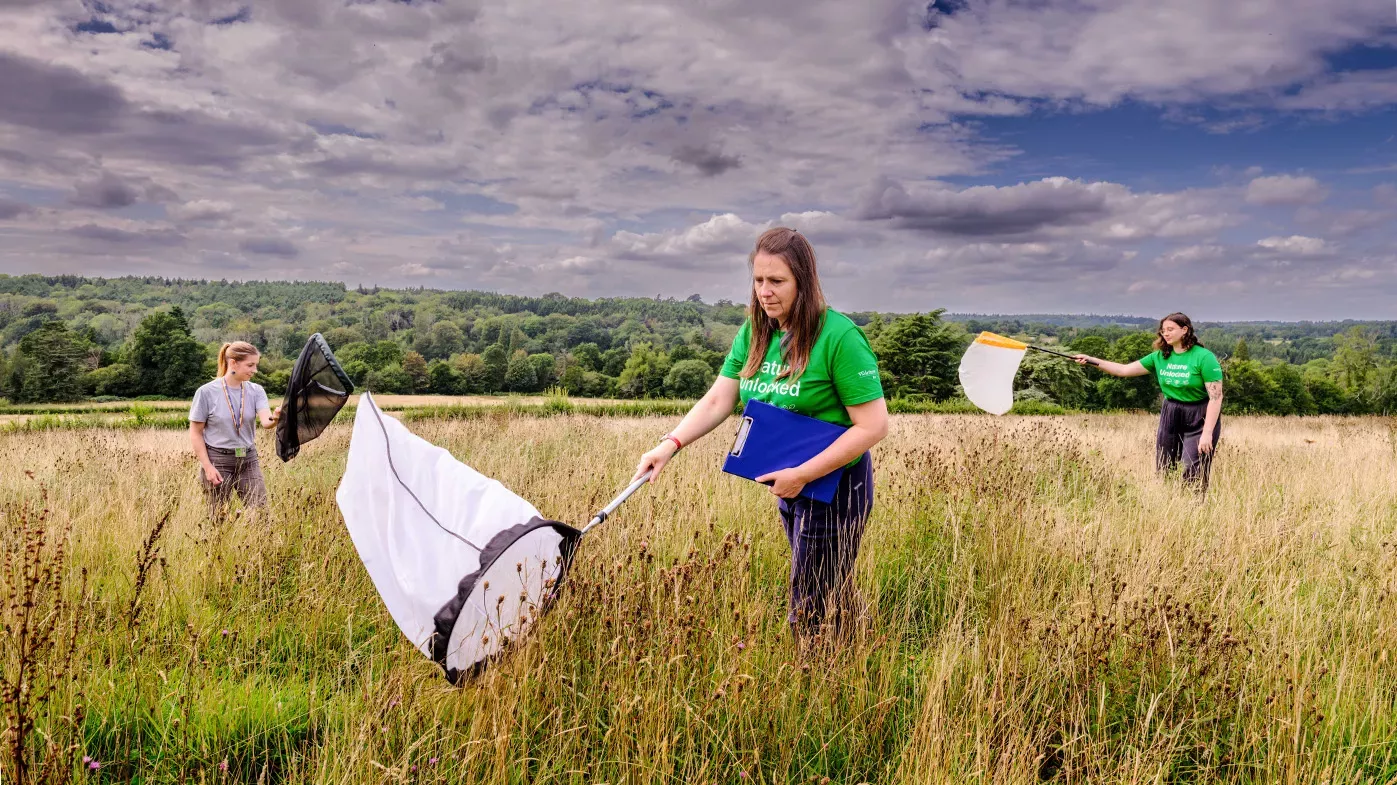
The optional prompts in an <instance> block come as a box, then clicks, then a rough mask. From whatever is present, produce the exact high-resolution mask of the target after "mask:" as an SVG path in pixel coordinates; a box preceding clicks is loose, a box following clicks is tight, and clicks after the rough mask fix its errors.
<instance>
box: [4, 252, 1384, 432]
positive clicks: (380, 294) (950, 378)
mask: <svg viewBox="0 0 1397 785" xmlns="http://www.w3.org/2000/svg"><path fill="white" fill-rule="evenodd" d="M744 309H745V304H744V303H733V302H729V301H726V300H720V301H719V302H716V303H705V302H703V301H702V300H701V299H700V298H699V297H697V296H692V297H689V298H687V299H684V300H676V299H674V298H666V299H656V298H639V297H616V298H600V299H595V300H589V299H584V298H578V297H566V296H564V295H561V294H557V293H550V294H545V295H543V296H540V297H525V296H516V295H506V294H498V293H494V292H482V291H454V290H453V291H443V290H436V289H424V288H416V289H380V288H372V289H365V288H362V287H357V288H354V289H350V288H347V287H346V286H345V285H344V284H342V283H334V282H316V281H288V282H282V281H246V282H230V281H208V280H182V279H172V278H158V277H134V276H128V277H123V278H88V277H83V276H74V275H62V276H41V275H20V276H11V275H0V396H3V397H8V398H10V399H12V400H14V401H25V402H38V401H55V400H72V399H74V398H78V397H92V396H96V397H108V396H110V397H134V396H140V395H165V396H175V397H178V396H181V395H185V394H187V393H188V391H189V390H191V389H192V385H196V384H197V383H198V382H199V381H200V380H202V379H207V378H209V377H210V375H211V374H212V357H213V354H214V352H215V351H216V349H217V347H218V345H219V344H220V343H221V342H223V341H230V340H245V341H249V342H251V343H253V344H254V345H256V346H257V347H259V348H260V349H261V351H262V353H263V362H262V366H261V370H262V374H263V375H262V377H261V379H262V380H263V381H265V382H266V383H267V384H268V386H269V388H270V389H275V388H276V387H277V386H278V385H281V384H284V383H285V377H286V374H287V372H288V370H289V368H290V365H291V362H292V360H293V359H294V358H295V356H296V354H297V353H298V352H299V351H300V348H301V346H302V345H304V343H305V341H306V338H307V337H308V336H309V335H310V334H311V333H315V332H319V333H322V334H324V335H325V337H326V339H327V340H328V341H329V342H330V344H331V346H332V347H334V349H335V351H336V353H337V354H338V355H339V357H340V359H341V361H342V362H344V364H345V367H346V370H348V371H349V372H350V373H351V375H352V376H353V377H354V380H355V382H356V383H357V384H362V385H363V386H365V387H367V388H368V389H371V390H375V391H382V392H433V393H442V394H465V393H479V392H490V393H493V392H538V391H540V390H543V389H546V388H548V387H551V386H561V387H565V388H567V389H568V390H569V392H571V393H572V394H574V395H584V396H598V397H628V398H655V397H666V396H673V397H696V396H697V395H699V394H702V392H703V390H704V389H706V387H707V385H708V384H710V383H711V380H712V378H713V375H714V374H715V373H716V372H717V371H718V369H719V368H720V367H721V365H722V361H723V358H724V356H725V355H726V353H727V351H728V349H729V347H730V346H731V345H732V340H733V336H734V335H735V334H736V332H737V330H738V327H739V326H740V325H741V324H742V322H743V319H744V318H745V314H744ZM849 316H850V317H851V318H852V319H853V320H854V321H855V322H856V323H857V324H859V325H860V326H861V327H863V328H864V331H865V333H866V334H867V335H868V337H869V339H870V340H872V341H873V342H874V346H875V349H876V350H877V352H878V355H879V359H880V364H882V365H883V366H884V372H883V373H884V383H885V384H884V386H885V389H887V390H888V391H889V393H890V394H892V395H909V396H921V397H929V398H931V399H934V400H943V399H945V398H947V397H949V396H952V395H954V394H955V389H956V382H957V379H956V371H955V368H956V364H957V362H958V359H959V355H960V352H961V351H962V350H963V347H964V345H965V344H966V342H968V341H969V340H970V338H969V336H970V335H973V334H975V333H978V332H981V331H985V330H988V331H991V332H997V333H1002V334H1005V335H1012V336H1016V337H1019V338H1023V339H1026V340H1031V341H1035V342H1041V343H1044V344H1053V345H1057V346H1062V347H1069V348H1073V349H1076V350H1078V351H1083V352H1088V353H1095V354H1097V355H1099V356H1103V357H1105V356H1108V355H1109V356H1110V357H1111V358H1112V359H1117V360H1120V361H1130V360H1134V359H1138V358H1139V357H1140V356H1141V355H1143V354H1144V353H1146V352H1148V351H1149V345H1150V341H1151V339H1152V335H1151V333H1152V332H1153V330H1154V327H1155V320H1154V318H1152V317H1142V316H1125V315H1098V314H940V315H938V316H917V315H909V314H897V313H875V312H860V313H851V314H849ZM1199 335H1200V337H1201V338H1202V340H1203V343H1204V345H1205V346H1208V347H1210V348H1212V349H1214V350H1215V351H1216V352H1217V353H1218V354H1219V356H1221V357H1223V358H1225V359H1229V360H1230V359H1232V358H1235V359H1236V360H1238V361H1240V362H1251V363H1252V365H1235V366H1230V367H1232V369H1233V370H1232V372H1233V373H1236V374H1240V376H1239V377H1238V378H1239V379H1241V380H1243V381H1245V380H1247V379H1248V378H1250V377H1248V376H1247V374H1248V373H1252V372H1255V373H1258V374H1261V373H1264V374H1269V376H1266V377H1265V378H1264V379H1262V380H1261V381H1257V380H1256V379H1251V381H1245V384H1243V385H1242V386H1240V387H1237V388H1235V391H1234V393H1232V394H1230V396H1229V399H1228V400H1229V406H1230V407H1232V408H1233V409H1236V410H1253V411H1273V412H1278V413H1285V412H1287V411H1290V410H1292V409H1293V410H1295V411H1300V412H1305V411H1311V410H1315V411H1351V412H1360V411H1386V408H1384V407H1387V406H1388V403H1387V401H1389V400H1393V401H1397V373H1394V371H1393V368H1394V367H1397V364H1394V362H1393V360H1394V358H1397V321H1385V322H1351V321H1346V322H1278V321H1274V322H1273V321H1267V322H1204V323H1201V324H1200V325H1199ZM170 347H184V348H183V349H179V350H178V351H176V350H174V349H171V348H170ZM162 352H165V353H167V354H166V355H162V354H161V353H162ZM169 352H174V353H175V354H179V355H180V356H174V355H168V353H169ZM181 352H182V353H183V354H180V353H181ZM167 355H168V356H167ZM1031 356H1032V355H1031ZM1039 357H1040V356H1039ZM1053 362H1054V363H1056V364H1055V365H1051V366H1047V367H1046V368H1043V369H1040V370H1039V371H1033V370H1032V368H1033V367H1035V363H1037V359H1034V360H1033V361H1032V362H1029V361H1028V360H1026V361H1025V365H1024V370H1023V372H1022V374H1021V378H1020V383H1021V385H1022V386H1023V388H1024V389H1023V394H1024V395H1026V396H1028V399H1029V400H1038V401H1043V402H1048V403H1058V404H1062V405H1065V406H1072V407H1076V408H1087V409H1092V408H1140V407H1147V406H1149V405H1151V403H1150V402H1151V401H1152V400H1154V396H1156V395H1157V392H1158V390H1157V388H1154V387H1151V386H1150V385H1152V384H1153V382H1152V381H1151V380H1149V379H1144V380H1136V381H1134V382H1131V384H1130V385H1126V386H1122V385H1121V384H1119V383H1118V380H1110V379H1100V378H1098V376H1099V374H1095V372H1092V373H1091V374H1086V373H1085V372H1082V371H1081V370H1080V369H1078V368H1076V366H1072V367H1071V368H1070V369H1064V368H1063V367H1062V364H1061V361H1060V360H1054V361H1053ZM894 368H895V369H900V370H898V371H896V372H894V371H892V370H889V369H894ZM1271 377H1274V378H1271ZM1258 378H1259V377H1258ZM1268 380H1269V381H1268ZM1131 385H1133V386H1131ZM1268 385H1271V386H1269V387H1268ZM1306 385H1308V387H1307V386H1306ZM1272 387H1275V388H1276V389H1281V388H1284V389H1286V390H1288V392H1286V393H1285V395H1281V394H1280V393H1275V394H1273V393H1272V392H1271V388H1272ZM1310 388H1313V390H1314V391H1315V392H1314V395H1315V396H1317V398H1316V400H1320V401H1323V404H1322V405H1321V404H1318V403H1314V402H1312V401H1309V399H1308V398H1305V397H1304V396H1302V395H1301V394H1300V393H1301V392H1302V391H1303V390H1307V389H1310ZM1248 396H1250V397H1248ZM1297 396H1298V398H1297ZM1312 397H1313V396H1312ZM1297 400H1298V403H1297V402H1296V401H1297Z"/></svg>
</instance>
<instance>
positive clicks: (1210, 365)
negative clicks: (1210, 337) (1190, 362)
mask: <svg viewBox="0 0 1397 785" xmlns="http://www.w3.org/2000/svg"><path fill="white" fill-rule="evenodd" d="M1198 366H1199V367H1198V370H1199V371H1200V372H1201V374H1202V376H1203V381H1204V382H1220V381H1222V365H1221V364H1220V363H1219V362H1218V356H1217V355H1216V354H1213V353H1212V352H1208V353H1206V354H1204V355H1203V359H1202V360H1200V361H1199V363H1198Z"/></svg>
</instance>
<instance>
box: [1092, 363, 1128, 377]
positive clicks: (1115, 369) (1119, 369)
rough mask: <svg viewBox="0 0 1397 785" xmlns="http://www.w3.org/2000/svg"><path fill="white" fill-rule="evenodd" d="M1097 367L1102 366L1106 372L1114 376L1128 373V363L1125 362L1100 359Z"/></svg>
mask: <svg viewBox="0 0 1397 785" xmlns="http://www.w3.org/2000/svg"><path fill="white" fill-rule="evenodd" d="M1096 367H1098V368H1100V369H1101V370H1103V371H1105V372H1106V373H1109V374H1111V375H1112V376H1125V375H1126V374H1127V371H1126V365H1125V364H1124V363H1113V362H1111V361H1110V360H1099V361H1098V362H1097V366H1096Z"/></svg>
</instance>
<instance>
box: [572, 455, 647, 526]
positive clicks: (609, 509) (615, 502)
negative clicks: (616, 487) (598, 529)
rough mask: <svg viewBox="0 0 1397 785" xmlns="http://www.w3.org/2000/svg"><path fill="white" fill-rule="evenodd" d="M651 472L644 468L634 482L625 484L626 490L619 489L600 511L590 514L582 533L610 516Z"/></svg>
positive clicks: (638, 488) (638, 487) (644, 481)
mask: <svg viewBox="0 0 1397 785" xmlns="http://www.w3.org/2000/svg"><path fill="white" fill-rule="evenodd" d="M652 472H653V470H646V472H645V473H644V474H642V475H640V476H639V477H637V478H636V479H635V482H632V483H631V484H630V485H629V486H627V487H626V490H624V491H621V494H620V495H619V496H617V497H616V498H614V499H612V500H611V503H610V504H608V505H606V506H605V507H603V508H601V511H600V512H598V513H597V514H596V515H594V516H592V520H591V522H590V523H588V524H587V525H586V526H584V527H582V533H583V534H586V533H587V531H588V530H589V529H591V528H592V527H593V526H599V525H601V524H602V522H604V521H605V520H606V519H607V518H608V517H610V516H611V513H613V512H615V511H616V508H617V507H620V506H621V502H624V501H625V500H626V499H629V498H630V497H631V494H633V493H635V492H636V491H638V490H640V486H642V485H644V484H645V483H646V482H647V481H649V479H650V475H651V473H652Z"/></svg>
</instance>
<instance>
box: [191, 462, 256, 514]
mask: <svg viewBox="0 0 1397 785" xmlns="http://www.w3.org/2000/svg"><path fill="white" fill-rule="evenodd" d="M205 449H207V450H208V451H209V463H211V464H213V468H214V469H216V470H218V473H219V475H220V476H222V477H223V482H222V483H220V484H218V485H214V484H213V483H211V482H209V480H208V478H207V477H205V476H204V467H202V466H200V467H199V484H200V485H202V486H204V495H205V496H206V497H207V498H208V502H209V517H211V518H213V519H215V520H220V519H222V518H223V516H224V513H225V512H226V510H227V505H228V502H229V501H230V500H231V498H232V495H233V494H234V493H237V494H238V497H239V498H241V499H242V500H243V506H244V507H266V506H267V486H266V484H265V483H264V482H263V480H262V466H261V464H259V463H258V462H257V451H256V450H248V452H247V456H246V457H244V458H239V457H237V456H236V455H234V454H233V451H232V450H222V449H219V448H217V447H208V446H207V445H205Z"/></svg>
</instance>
